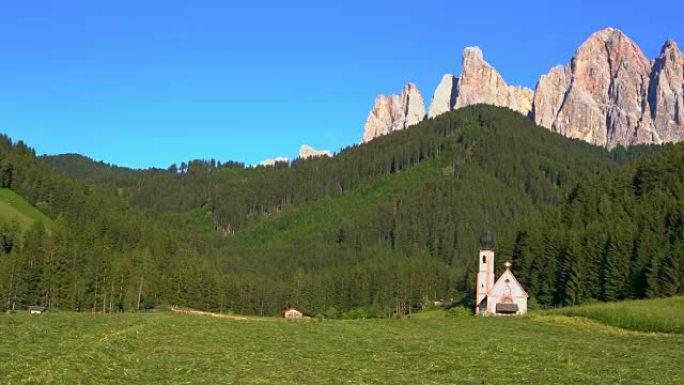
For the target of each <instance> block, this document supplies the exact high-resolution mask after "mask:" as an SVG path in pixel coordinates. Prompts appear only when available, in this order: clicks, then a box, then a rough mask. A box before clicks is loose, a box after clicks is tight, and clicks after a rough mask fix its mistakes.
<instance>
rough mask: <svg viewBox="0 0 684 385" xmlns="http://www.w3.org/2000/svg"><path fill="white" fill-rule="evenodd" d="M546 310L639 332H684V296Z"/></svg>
mask: <svg viewBox="0 0 684 385" xmlns="http://www.w3.org/2000/svg"><path fill="white" fill-rule="evenodd" d="M547 314H557V315H564V316H571V317H584V318H589V319H591V320H594V321H598V322H600V323H603V324H606V325H611V326H617V327H619V328H624V329H629V330H635V331H641V332H659V333H678V334H684V297H673V298H660V299H652V300H637V301H624V302H612V303H602V304H594V305H585V306H573V307H568V308H561V309H557V310H553V311H549V312H547Z"/></svg>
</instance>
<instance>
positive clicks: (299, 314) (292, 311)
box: [283, 308, 304, 318]
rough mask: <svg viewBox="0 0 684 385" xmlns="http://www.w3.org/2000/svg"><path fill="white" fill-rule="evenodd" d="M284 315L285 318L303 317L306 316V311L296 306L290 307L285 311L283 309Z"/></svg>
mask: <svg viewBox="0 0 684 385" xmlns="http://www.w3.org/2000/svg"><path fill="white" fill-rule="evenodd" d="M283 317H284V318H302V317H304V313H302V312H301V311H299V310H297V309H294V308H289V309H287V310H285V311H283Z"/></svg>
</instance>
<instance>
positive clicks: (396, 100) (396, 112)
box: [363, 83, 425, 142]
mask: <svg viewBox="0 0 684 385" xmlns="http://www.w3.org/2000/svg"><path fill="white" fill-rule="evenodd" d="M423 119H425V102H424V101H423V97H422V96H421V95H420V92H419V91H418V88H417V87H416V85H415V84H412V83H409V84H407V85H406V86H405V87H404V89H403V90H402V91H401V95H390V96H389V97H388V96H385V95H380V96H378V97H377V98H376V99H375V104H374V105H373V109H372V110H371V112H370V114H368V120H366V126H365V128H364V131H363V142H368V141H370V140H372V139H374V138H376V137H378V136H381V135H387V134H389V133H390V132H392V131H397V130H403V129H405V128H406V127H409V126H412V125H414V124H417V123H420V122H421V121H422V120H423Z"/></svg>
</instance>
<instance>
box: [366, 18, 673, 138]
mask: <svg viewBox="0 0 684 385" xmlns="http://www.w3.org/2000/svg"><path fill="white" fill-rule="evenodd" d="M413 87H414V88H415V89H416V92H417V88H416V87H415V86H413ZM392 97H396V96H390V98H392ZM480 103H483V104H491V105H495V106H500V107H508V108H510V109H512V110H514V111H517V112H519V113H521V114H523V115H526V116H528V117H529V118H531V119H533V120H534V121H535V122H536V123H537V124H539V125H540V126H543V127H546V128H547V129H549V130H551V131H553V132H557V133H560V134H562V135H564V136H567V137H571V138H576V139H581V140H584V141H586V142H589V143H592V144H595V145H598V146H601V147H606V148H609V149H610V148H614V147H616V146H630V145H634V144H659V143H666V142H679V141H682V140H684V112H683V111H684V55H683V54H682V52H681V51H680V50H679V47H678V46H677V44H676V43H675V42H674V41H673V40H671V39H669V40H667V41H666V42H665V44H664V45H663V48H662V49H661V53H660V55H659V56H658V57H656V58H655V59H653V60H648V59H647V58H646V56H645V55H644V54H643V52H642V51H641V48H639V46H638V45H637V44H636V43H635V42H634V41H633V40H631V39H630V38H629V37H627V35H625V34H624V33H623V32H622V31H620V30H619V29H616V28H606V29H604V30H601V31H598V32H595V33H594V34H592V35H591V36H590V37H589V38H588V39H587V40H586V41H584V42H583V43H582V44H581V45H580V46H579V47H578V49H577V50H576V51H575V54H574V55H573V56H572V58H571V60H570V62H569V63H568V64H565V65H557V66H555V67H553V68H552V69H551V70H550V71H549V72H548V73H546V74H542V75H541V76H540V77H539V80H538V81H537V84H536V86H535V89H534V90H531V89H529V88H525V87H518V86H510V85H508V84H507V83H506V82H505V80H504V79H503V77H502V76H501V75H500V74H499V73H498V72H497V71H496V69H495V68H494V67H493V66H491V65H490V64H489V63H487V62H486V61H484V55H483V54H482V51H481V50H480V49H479V48H478V47H467V48H465V50H464V52H463V61H462V71H461V75H460V76H458V77H457V76H455V75H452V74H445V75H444V76H443V77H442V80H441V81H440V83H439V85H438V86H437V88H436V90H435V92H434V96H433V98H432V102H431V103H430V106H429V108H428V113H427V115H426V116H425V119H431V118H434V117H436V116H438V115H440V114H443V113H445V112H448V111H450V110H453V109H458V108H462V107H465V106H469V105H473V104H480ZM387 114H391V113H390V112H388V108H387V106H386V105H384V104H382V103H377V100H376V103H375V105H374V107H373V108H372V109H371V112H370V114H369V119H368V121H367V122H366V126H365V128H364V135H363V142H368V141H370V140H372V139H374V138H375V137H378V136H380V135H384V134H387V133H389V132H392V131H395V130H397V129H405V128H406V127H407V125H406V124H404V125H403V126H401V127H397V126H395V125H392V124H388V123H387V121H383V120H373V119H371V117H373V116H381V115H387Z"/></svg>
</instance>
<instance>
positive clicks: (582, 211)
mask: <svg viewBox="0 0 684 385" xmlns="http://www.w3.org/2000/svg"><path fill="white" fill-rule="evenodd" d="M513 256H514V261H515V266H516V271H517V272H518V274H519V275H520V277H521V280H523V281H524V282H525V284H526V287H527V289H528V291H529V293H530V295H532V296H533V297H535V298H537V299H538V300H539V301H540V302H541V303H544V304H558V305H571V304H579V303H584V302H587V301H592V300H602V301H613V300H617V299H624V298H644V297H647V298H653V297H658V296H672V295H676V294H682V293H684V145H681V144H677V145H669V146H667V148H666V149H665V150H664V151H662V152H660V153H657V154H655V155H653V156H652V157H650V158H647V159H643V160H639V161H636V162H634V163H633V164H629V165H626V166H624V167H621V168H620V169H618V170H616V172H614V173H612V174H611V175H610V176H608V177H600V178H590V179H588V180H585V181H582V182H581V183H579V184H578V186H577V187H575V188H574V189H573V190H572V192H571V193H570V195H569V196H568V198H567V199H566V200H565V201H564V202H563V204H562V205H560V206H559V207H554V208H548V209H547V210H546V211H545V213H544V216H543V217H541V218H534V219H531V220H529V221H527V223H526V224H525V225H524V226H522V227H521V229H520V230H519V231H518V233H517V236H516V240H515V246H514V253H513Z"/></svg>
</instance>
